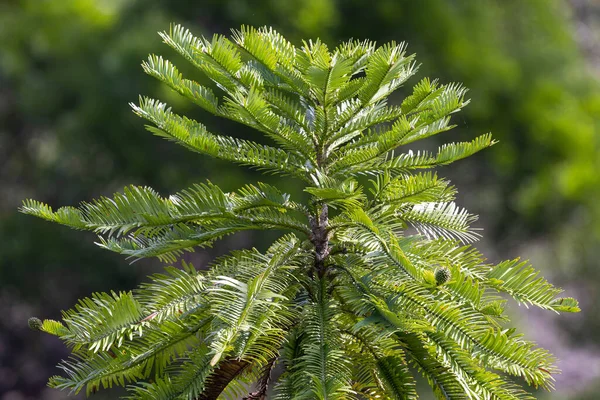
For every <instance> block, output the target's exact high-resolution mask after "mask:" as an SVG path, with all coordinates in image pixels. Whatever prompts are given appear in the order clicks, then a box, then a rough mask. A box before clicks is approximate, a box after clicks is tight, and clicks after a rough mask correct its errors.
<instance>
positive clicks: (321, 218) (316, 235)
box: [310, 204, 329, 278]
mask: <svg viewBox="0 0 600 400" xmlns="http://www.w3.org/2000/svg"><path fill="white" fill-rule="evenodd" d="M328 224H329V208H328V207H327V204H323V205H322V206H321V212H320V213H319V215H318V216H317V217H316V218H311V220H310V225H311V226H310V227H311V230H312V235H311V242H312V243H313V244H314V245H315V270H316V271H317V274H318V275H319V277H320V278H322V277H323V276H325V273H326V272H327V271H326V268H325V258H327V256H328V255H329V232H328V230H327V227H328Z"/></svg>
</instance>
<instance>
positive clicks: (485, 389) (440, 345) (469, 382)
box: [427, 332, 535, 400]
mask: <svg viewBox="0 0 600 400" xmlns="http://www.w3.org/2000/svg"><path fill="white" fill-rule="evenodd" d="M427 337H428V338H429V339H430V340H431V342H432V343H433V344H434V346H435V348H436V352H437V356H438V358H439V359H440V360H441V361H442V362H443V363H444V364H445V365H447V366H448V367H449V368H450V369H451V370H452V372H453V373H454V374H455V375H456V377H457V378H458V379H459V382H460V384H461V385H462V387H463V390H464V391H465V394H466V395H467V396H469V398H472V399H480V398H482V399H490V400H521V399H522V400H534V399H535V398H534V397H533V396H532V395H531V394H529V393H527V392H525V391H524V390H523V389H521V388H520V387H519V386H518V385H516V384H514V383H511V382H510V381H508V380H506V379H503V378H502V377H500V376H499V375H497V374H495V373H493V372H490V371H487V370H486V369H485V368H483V367H482V366H481V365H480V364H479V361H477V360H475V359H473V357H472V356H471V354H469V353H468V352H467V351H465V350H464V349H462V348H461V347H460V346H458V345H457V344H456V343H455V342H453V341H452V340H450V339H448V338H446V337H444V335H443V334H441V333H439V332H427Z"/></svg>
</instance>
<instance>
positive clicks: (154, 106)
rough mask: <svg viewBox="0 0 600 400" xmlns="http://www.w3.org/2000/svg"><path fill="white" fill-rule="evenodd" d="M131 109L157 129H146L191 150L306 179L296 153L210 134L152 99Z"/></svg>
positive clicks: (132, 105)
mask: <svg viewBox="0 0 600 400" xmlns="http://www.w3.org/2000/svg"><path fill="white" fill-rule="evenodd" d="M131 107H132V108H133V110H134V112H135V113H136V114H137V115H139V116H140V117H142V118H144V119H147V120H148V121H150V122H152V123H153V124H155V125H156V126H157V128H155V127H152V126H149V127H147V128H148V130H149V131H151V132H152V133H154V134H155V135H157V136H160V137H163V138H166V139H169V140H173V141H175V142H177V143H179V144H181V145H183V146H185V147H187V148H189V149H190V150H193V151H196V152H198V153H201V154H205V155H208V156H211V157H215V158H219V159H223V160H227V161H233V162H235V163H238V164H242V165H248V166H250V167H253V168H257V169H259V170H265V171H268V172H272V173H278V174H282V175H291V176H295V177H297V178H300V179H304V180H306V179H307V178H306V175H305V174H306V171H305V166H304V165H303V163H302V162H301V161H300V159H299V158H298V157H297V156H296V155H295V153H297V151H294V152H291V153H290V152H285V151H284V150H281V149H278V148H274V147H270V146H267V145H262V144H258V143H255V142H252V141H249V140H242V139H237V138H233V137H230V136H219V135H215V134H212V133H210V132H208V131H207V130H206V127H205V126H204V125H202V124H199V123H198V122H196V121H194V120H191V119H188V118H185V117H180V116H179V115H177V114H175V113H173V112H172V111H171V109H170V108H168V107H167V105H166V104H164V103H161V102H159V101H156V100H153V99H149V98H140V104H139V106H138V105H135V104H131Z"/></svg>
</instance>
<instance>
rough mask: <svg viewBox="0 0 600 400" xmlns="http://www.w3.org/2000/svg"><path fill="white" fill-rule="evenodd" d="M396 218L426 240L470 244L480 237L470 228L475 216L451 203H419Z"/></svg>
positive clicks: (474, 229)
mask: <svg viewBox="0 0 600 400" xmlns="http://www.w3.org/2000/svg"><path fill="white" fill-rule="evenodd" d="M398 217H399V218H401V219H402V220H403V221H406V222H407V223H409V224H411V225H412V226H413V227H415V229H416V230H417V231H418V232H419V233H420V234H421V235H423V236H425V237H427V238H428V239H435V238H438V237H442V238H446V239H459V240H461V241H462V242H463V243H470V242H474V241H476V240H478V238H479V237H480V236H481V235H479V234H478V233H477V231H476V228H471V227H470V225H471V223H473V222H474V221H476V220H477V216H476V215H472V214H469V213H468V212H467V210H465V209H464V208H462V209H461V208H460V207H458V206H457V205H456V204H455V203H453V202H450V203H435V202H424V203H419V204H416V205H414V206H413V207H411V208H410V209H409V210H407V211H406V212H399V213H398Z"/></svg>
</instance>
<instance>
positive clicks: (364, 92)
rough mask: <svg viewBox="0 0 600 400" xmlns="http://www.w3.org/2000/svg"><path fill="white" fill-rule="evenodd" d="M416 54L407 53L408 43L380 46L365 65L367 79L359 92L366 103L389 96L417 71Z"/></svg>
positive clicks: (359, 96) (362, 100)
mask: <svg viewBox="0 0 600 400" xmlns="http://www.w3.org/2000/svg"><path fill="white" fill-rule="evenodd" d="M413 60H414V55H409V56H407V55H406V45H405V44H399V45H398V44H396V43H394V42H392V43H388V44H385V45H383V46H381V47H379V48H378V49H377V50H375V51H374V52H373V54H371V55H370V56H369V59H368V60H367V64H366V67H365V73H366V81H365V84H364V86H363V87H362V89H361V91H360V92H359V94H358V98H359V99H360V101H361V102H362V103H363V104H365V105H368V104H372V103H375V102H377V101H379V100H381V99H383V98H385V97H387V96H389V95H390V94H391V93H392V92H393V91H394V90H396V89H397V88H398V87H400V85H402V84H403V83H404V82H406V80H408V79H409V78H410V77H411V76H413V75H414V74H415V73H416V66H415V63H414V62H413Z"/></svg>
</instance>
